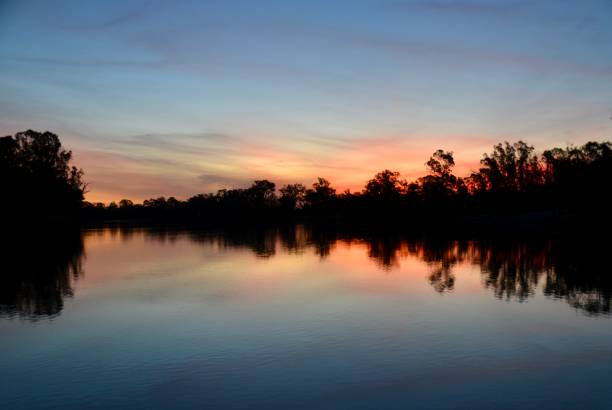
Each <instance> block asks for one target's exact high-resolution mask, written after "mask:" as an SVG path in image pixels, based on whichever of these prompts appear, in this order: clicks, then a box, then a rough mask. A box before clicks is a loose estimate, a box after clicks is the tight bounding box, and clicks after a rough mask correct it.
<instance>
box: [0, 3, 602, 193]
mask: <svg viewBox="0 0 612 410" xmlns="http://www.w3.org/2000/svg"><path fill="white" fill-rule="evenodd" d="M611 22H612V0H599V1H589V0H587V1H565V0H556V1H547V0H543V1H522V0H519V1H307V2H306V1H305V2H297V1H242V2H241V1H210V2H205V1H173V2H170V1H164V2H162V1H115V0H109V1H104V2H94V1H53V2H50V1H28V0H25V1H10V0H9V1H6V0H5V1H2V2H0V53H1V56H2V64H1V65H0V87H1V90H2V92H1V93H0V132H2V133H3V135H8V134H13V133H15V132H17V131H20V130H24V129H28V128H33V129H38V130H51V131H54V132H56V133H57V134H58V135H60V137H61V138H62V141H64V144H65V145H67V146H68V147H69V148H70V149H72V150H73V152H74V153H75V159H76V161H77V164H78V165H79V166H81V167H83V168H84V169H85V171H86V179H87V180H88V181H89V183H90V185H89V189H90V193H89V194H88V199H91V200H104V201H108V200H111V199H120V198H122V197H130V198H135V199H137V200H139V199H143V198H147V197H152V196H158V195H165V196H170V195H174V196H177V197H181V198H184V197H186V196H188V195H191V194H194V193H197V192H207V191H213V190H216V189H217V188H220V187H222V186H229V187H233V186H245V185H247V184H248V183H249V181H251V180H253V179H259V178H269V179H272V180H274V181H276V182H278V183H287V182H294V181H295V182H304V183H309V182H311V181H312V180H313V179H314V178H315V177H316V176H319V175H320V176H324V177H328V178H329V179H331V180H332V182H334V183H335V184H336V185H337V186H338V187H339V188H346V187H349V188H352V189H357V188H358V187H360V186H362V185H363V184H364V182H365V181H366V180H367V179H368V178H369V177H370V176H371V175H373V174H374V173H375V172H377V171H379V170H380V169H382V168H392V169H396V170H398V171H400V172H402V174H403V175H405V176H406V177H407V178H409V179H410V178H412V177H416V176H418V175H420V174H422V173H423V172H424V165H423V164H424V162H425V161H426V160H427V157H428V155H429V154H430V153H431V152H433V151H434V150H435V149H437V148H444V149H448V150H452V151H454V152H455V156H456V160H457V163H458V167H457V168H458V169H457V173H458V174H462V173H467V172H469V170H470V169H471V168H472V169H473V168H475V167H477V165H478V164H477V162H478V159H479V158H480V157H481V155H482V153H483V152H485V151H488V150H490V147H491V145H492V144H493V143H494V142H497V141H501V140H505V139H508V140H516V139H519V138H520V139H524V140H527V141H528V142H530V143H532V144H534V145H536V147H537V148H539V149H544V148H548V147H550V146H553V145H561V146H563V145H565V144H566V143H576V144H578V143H582V142H584V141H587V140H593V139H597V140H602V139H610V135H611V134H612V121H610V120H609V117H610V111H611V110H612V24H611Z"/></svg>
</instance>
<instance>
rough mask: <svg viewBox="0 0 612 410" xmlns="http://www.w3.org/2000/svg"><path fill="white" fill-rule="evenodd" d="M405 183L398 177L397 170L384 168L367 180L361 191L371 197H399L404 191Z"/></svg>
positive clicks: (385, 198) (388, 198)
mask: <svg viewBox="0 0 612 410" xmlns="http://www.w3.org/2000/svg"><path fill="white" fill-rule="evenodd" d="M407 185H408V184H407V183H406V181H405V180H403V179H401V178H400V173H399V172H396V171H390V170H388V169H385V170H384V171H381V172H379V173H378V174H376V175H374V178H372V179H371V180H369V181H368V183H367V184H366V186H365V188H364V190H363V193H364V195H366V196H368V197H371V198H379V199H383V200H392V199H397V198H399V197H400V196H401V195H402V194H403V193H404V192H405V191H406V187H407Z"/></svg>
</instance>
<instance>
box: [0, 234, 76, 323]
mask: <svg viewBox="0 0 612 410" xmlns="http://www.w3.org/2000/svg"><path fill="white" fill-rule="evenodd" d="M20 236H21V237H22V239H19V238H17V239H14V240H13V241H12V243H11V244H10V245H5V246H4V247H3V249H2V253H3V256H2V265H3V268H2V270H3V275H2V285H1V286H0V316H8V317H14V316H17V317H21V318H26V319H31V320H34V319H37V318H39V317H46V316H54V315H57V314H59V313H60V312H61V311H62V309H63V307H64V298H66V297H71V296H72V295H73V282H74V281H75V280H76V279H78V278H79V277H80V276H81V275H82V267H81V261H82V258H83V240H82V238H81V234H80V233H79V232H78V231H76V232H68V233H62V234H56V235H55V236H50V235H40V234H39V233H37V234H36V235H33V236H32V237H27V238H23V236H24V235H20Z"/></svg>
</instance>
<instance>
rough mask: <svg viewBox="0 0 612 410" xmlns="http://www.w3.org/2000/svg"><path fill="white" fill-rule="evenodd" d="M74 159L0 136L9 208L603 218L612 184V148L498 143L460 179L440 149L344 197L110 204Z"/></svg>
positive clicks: (313, 190)
mask: <svg viewBox="0 0 612 410" xmlns="http://www.w3.org/2000/svg"><path fill="white" fill-rule="evenodd" d="M70 162H71V152H70V151H66V150H64V149H63V148H62V146H61V143H60V141H59V138H58V137H57V135H55V134H53V133H50V132H44V133H39V132H36V131H32V130H28V131H25V132H21V133H17V134H16V135H15V136H13V137H11V136H7V137H3V138H0V183H1V184H2V187H3V192H5V193H7V196H6V198H8V200H5V201H3V205H2V206H3V208H4V209H3V211H4V212H6V211H12V213H13V214H24V213H30V214H32V215H35V214H40V215H49V216H57V215H63V216H66V215H69V216H76V215H78V216H80V217H82V218H89V219H184V220H190V221H198V222H210V223H242V222H262V221H270V220H283V219H301V218H302V219H303V218H305V219H309V218H310V219H315V220H317V219H320V220H330V219H333V220H338V219H343V220H360V221H370V222H378V221H388V220H390V221H398V220H411V219H412V220H416V219H420V218H422V217H423V216H429V217H435V218H452V217H456V216H470V215H471V216H474V215H476V216H477V215H488V214H505V213H525V212H528V213H529V212H532V213H533V212H557V213H558V212H569V213H580V212H585V211H589V212H591V211H592V212H595V213H596V214H600V215H603V214H602V213H601V212H602V211H605V210H607V207H608V206H609V203H608V200H609V195H610V192H611V190H610V188H612V185H611V181H612V180H611V178H610V177H611V176H612V173H611V171H612V144H611V143H610V142H588V143H586V144H584V145H582V146H568V147H566V148H553V149H549V150H546V151H544V152H542V153H541V154H538V153H536V151H535V148H534V147H533V146H532V145H529V144H527V143H526V142H524V141H517V142H514V143H509V142H504V143H499V144H496V145H495V146H494V147H493V150H492V151H491V152H490V153H486V154H484V155H483V157H482V159H481V160H480V168H479V169H478V170H476V171H474V172H472V173H471V174H470V175H468V176H466V177H460V176H456V175H455V174H454V167H455V159H454V155H453V152H451V151H444V150H441V149H440V150H437V151H435V152H434V153H433V154H432V155H431V157H430V158H429V159H428V160H427V162H426V163H425V168H426V175H424V176H422V177H420V178H417V179H416V180H414V181H411V182H408V181H407V180H406V179H404V178H402V177H401V174H400V173H399V172H397V171H392V170H388V169H385V170H383V171H381V172H379V173H377V174H376V175H374V177H373V178H372V179H370V180H369V181H368V182H367V183H366V184H365V186H364V187H363V189H362V190H361V191H360V192H351V191H349V190H345V191H343V192H338V191H337V190H336V188H334V186H333V184H332V182H330V181H329V180H327V179H325V178H322V177H319V178H317V180H316V181H315V182H314V183H313V184H312V185H311V186H310V187H307V186H305V185H303V184H301V183H293V184H286V185H283V186H281V187H279V188H278V189H277V185H276V184H275V183H274V182H272V181H269V180H266V179H261V180H255V181H254V182H253V183H252V185H251V186H250V187H248V188H237V189H221V190H218V191H217V192H216V193H202V194H197V195H194V196H192V197H190V198H188V199H186V200H179V199H176V198H174V197H169V198H165V197H159V198H151V199H147V200H145V201H143V202H142V203H140V204H138V203H134V202H133V201H131V200H129V199H122V200H121V201H119V202H118V203H115V202H111V203H110V204H103V203H90V202H87V201H84V194H85V190H86V184H85V182H84V181H83V171H82V170H81V169H79V168H77V167H75V166H72V165H71V164H70ZM5 215H7V214H6V213H5Z"/></svg>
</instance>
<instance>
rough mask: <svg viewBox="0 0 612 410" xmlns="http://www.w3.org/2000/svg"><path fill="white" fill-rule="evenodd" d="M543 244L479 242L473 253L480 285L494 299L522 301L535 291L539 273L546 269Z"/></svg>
mask: <svg viewBox="0 0 612 410" xmlns="http://www.w3.org/2000/svg"><path fill="white" fill-rule="evenodd" d="M546 249H547V247H546V246H545V245H544V247H543V248H542V245H540V247H539V248H538V246H537V244H531V243H530V244H525V243H519V244H514V243H511V244H507V243H506V244H504V243H495V244H492V243H489V244H484V243H480V244H479V245H478V249H477V250H476V251H475V252H474V255H475V256H476V258H477V259H476V260H474V261H473V262H475V263H478V265H480V269H481V271H482V274H483V284H484V285H485V286H486V287H487V288H490V289H493V292H494V293H495V296H496V297H497V298H498V299H506V300H511V299H515V300H518V301H524V300H526V299H527V298H529V297H530V296H533V295H534V294H535V288H536V287H537V285H538V279H539V277H540V274H541V273H542V272H543V271H544V270H545V269H546V268H547V266H548V265H547V260H546V255H547V252H546Z"/></svg>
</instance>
